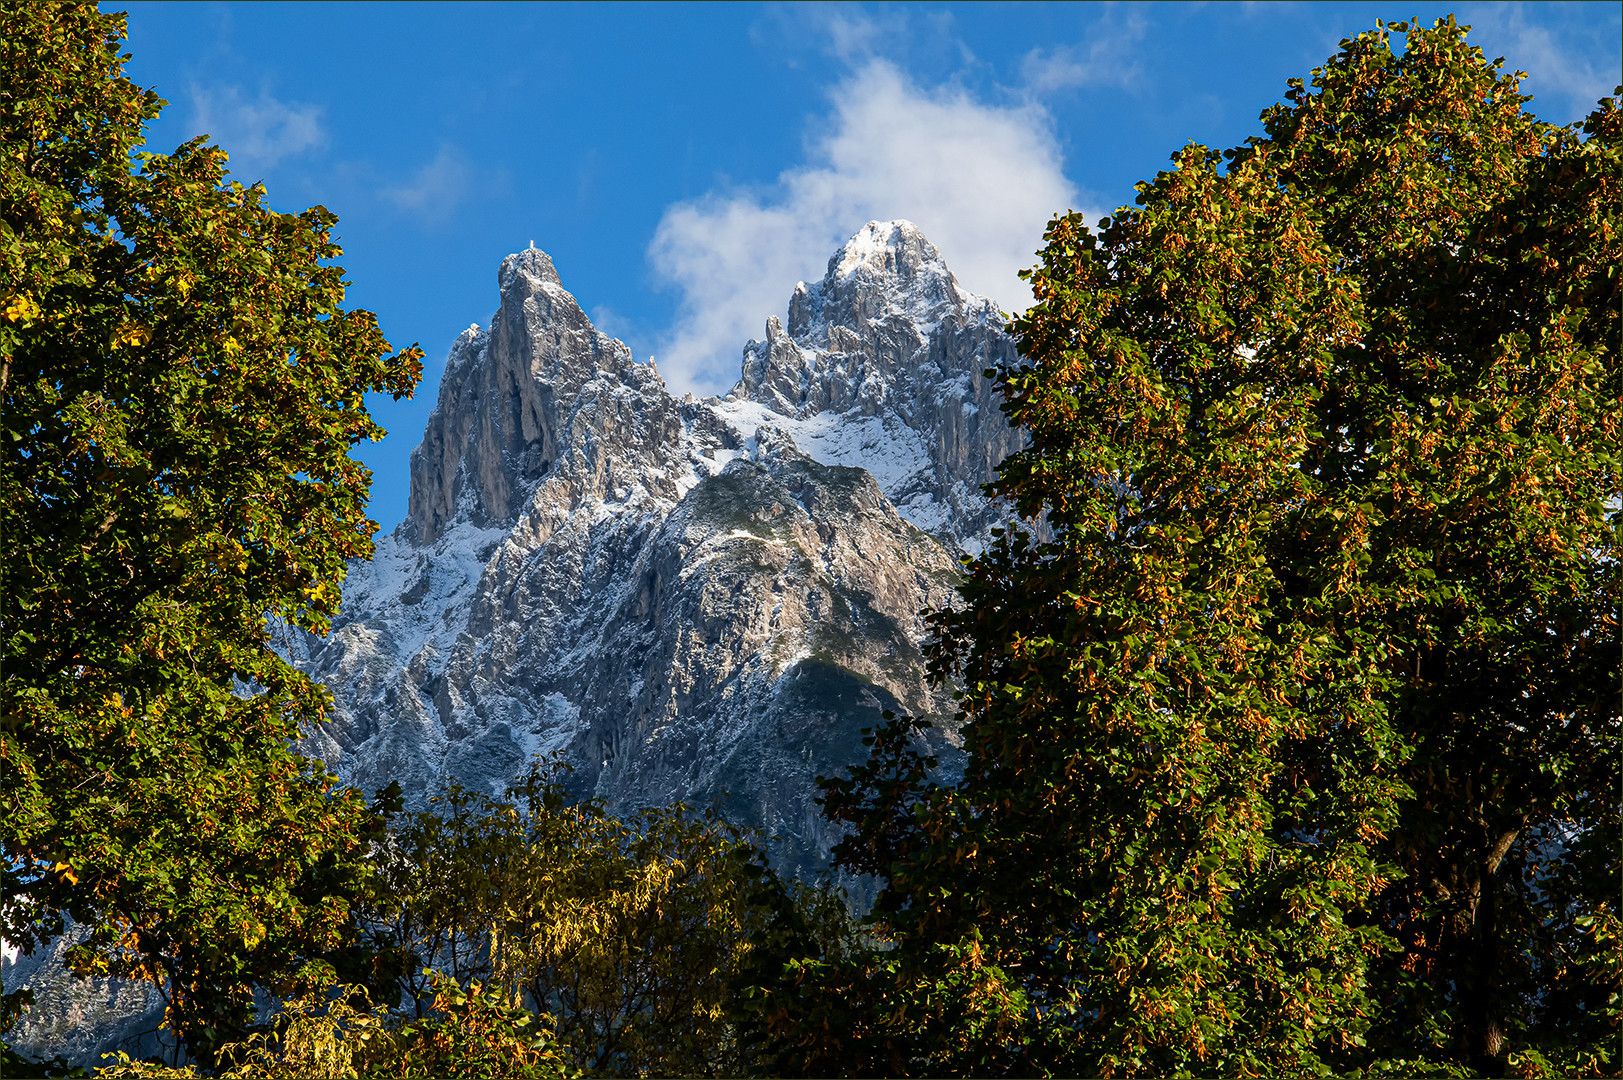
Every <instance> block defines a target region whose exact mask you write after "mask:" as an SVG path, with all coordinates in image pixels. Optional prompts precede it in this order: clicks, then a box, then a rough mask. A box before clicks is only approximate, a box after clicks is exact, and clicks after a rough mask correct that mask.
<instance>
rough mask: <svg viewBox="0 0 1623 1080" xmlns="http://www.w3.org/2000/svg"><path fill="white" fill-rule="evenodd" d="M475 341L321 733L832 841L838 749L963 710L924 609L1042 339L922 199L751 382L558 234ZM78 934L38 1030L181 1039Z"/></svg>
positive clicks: (351, 644)
mask: <svg viewBox="0 0 1623 1080" xmlns="http://www.w3.org/2000/svg"><path fill="white" fill-rule="evenodd" d="M498 283H499V286H500V289H501V306H500V308H499V309H498V311H497V312H496V314H495V316H494V317H493V318H492V320H491V322H490V325H489V326H488V327H485V328H480V327H477V326H475V327H472V328H470V329H469V330H468V331H467V332H466V333H464V334H463V335H462V336H461V337H460V338H459V339H458V340H457V342H456V343H455V345H454V346H453V347H452V350H451V353H450V357H449V360H448V362H447V365H446V371H445V374H444V377H443V379H442V381H441V383H440V391H439V401H438V404H437V405H436V407H435V409H434V412H433V415H432V416H431V417H430V419H429V422H428V427H427V430H426V431H425V432H424V434H423V442H422V445H420V446H419V447H418V448H417V449H416V450H415V451H413V453H412V457H411V474H412V489H411V504H410V513H409V516H408V517H407V518H406V520H405V521H404V522H403V523H402V524H401V525H400V527H399V528H398V529H396V530H395V532H394V534H393V535H391V536H388V537H385V538H383V539H382V540H380V541H379V543H378V549H377V557H376V558H375V559H374V560H373V561H372V562H371V563H367V564H360V565H357V566H355V567H354V568H353V569H352V572H351V575H350V578H349V581H348V582H347V583H346V585H345V601H344V609H343V613H342V616H341V617H340V618H339V619H338V620H337V621H336V623H335V625H334V630H333V633H332V634H331V636H330V637H328V638H327V639H325V640H317V639H312V638H305V639H302V640H299V641H295V642H293V643H292V651H293V658H294V659H295V661H296V662H298V663H300V664H301V665H302V666H303V667H304V668H305V669H306V670H307V671H309V672H311V673H312V674H313V675H315V676H317V677H318V678H320V679H321V680H322V681H324V682H325V683H326V684H327V685H328V686H329V687H330V688H331V689H332V691H333V695H334V698H335V700H336V703H337V709H336V711H335V714H334V717H333V720H332V722H331V723H330V724H328V725H327V726H326V727H325V729H324V730H322V731H319V732H315V733H312V735H311V737H310V739H309V740H308V741H307V743H306V745H305V747H304V749H305V750H306V751H307V752H311V753H315V754H317V755H319V756H321V757H322V758H324V759H325V760H326V761H327V763H328V765H329V766H330V767H332V768H334V769H335V770H336V771H337V772H339V773H340V774H341V775H342V776H343V777H344V778H346V779H347V780H349V781H350V782H352V783H354V784H357V785H358V786H360V787H361V788H362V789H363V790H365V791H367V792H369V793H370V792H371V791H373V790H375V789H376V788H379V787H382V786H384V785H386V784H388V783H389V782H390V781H399V782H400V784H401V787H402V788H403V789H404V790H405V792H406V793H407V796H408V799H409V800H410V801H411V802H412V803H413V804H414V805H415V806H418V807H420V806H422V805H423V803H424V801H425V800H426V799H427V798H428V797H429V796H430V795H432V794H433V793H434V791H435V790H437V789H438V787H439V786H440V784H441V783H443V782H444V781H445V780H447V779H456V780H458V781H460V782H461V783H462V784H463V785H465V786H467V787H469V788H476V789H482V790H486V791H490V792H492V793H499V792H500V791H501V790H502V789H503V788H504V787H505V786H506V784H507V783H508V782H509V781H510V780H512V779H513V778H514V777H515V776H516V775H518V774H519V773H520V772H521V771H522V770H523V769H524V768H525V767H526V765H527V763H528V761H529V760H530V758H531V756H532V755H534V754H557V755H559V756H561V757H562V758H563V759H564V760H566V761H568V762H569V763H570V764H571V765H572V766H573V768H574V772H573V774H572V782H573V783H574V784H575V785H576V786H577V787H578V789H579V793H580V794H582V795H590V794H596V795H598V796H601V797H603V798H604V799H605V800H606V801H607V802H608V803H609V805H610V806H611V807H612V808H615V809H617V810H620V811H622V812H623V811H629V810H633V809H635V808H637V807H640V806H645V805H651V804H663V803H669V802H672V801H677V800H685V801H687V802H688V803H689V804H690V805H704V804H707V803H709V802H710V801H711V800H714V799H721V800H723V802H724V805H725V808H726V811H727V813H728V815H729V817H731V818H732V819H733V820H734V821H736V822H737V823H739V824H743V825H753V826H757V827H759V828H761V829H762V830H763V831H764V832H765V833H766V834H767V835H768V836H769V837H773V838H774V839H773V840H772V851H773V853H774V857H775V859H776V861H777V863H778V865H779V866H780V867H782V868H784V869H786V870H789V871H791V872H800V873H806V872H810V871H814V870H816V869H819V868H821V867H822V866H824V865H826V861H827V856H828V850H829V847H830V845H831V844H832V843H833V842H834V841H835V840H836V839H837V837H835V836H834V835H833V834H832V833H831V831H830V830H829V828H828V826H827V824H826V823H825V822H824V821H823V820H822V818H821V816H820V815H819V813H818V810H817V807H816V805H815V804H814V802H813V799H814V798H815V796H816V794H817V789H816V785H815V782H814V781H815V778H816V777H817V776H818V775H819V774H823V775H836V774H838V773H839V772H840V771H841V769H842V768H843V767H845V766H846V765H849V764H851V763H854V762H857V761H861V760H862V759H863V758H864V757H865V751H864V748H863V747H862V745H861V736H860V730H861V729H862V728H863V727H871V726H874V725H876V724H877V723H878V722H879V718H880V712H881V711H882V710H884V709H887V708H888V709H894V710H896V711H898V712H911V713H913V714H916V715H926V716H931V717H933V718H935V719H936V720H937V721H939V722H941V723H942V725H943V726H942V728H941V729H940V731H939V732H938V733H936V734H937V739H936V745H935V747H934V749H936V750H937V751H938V752H940V753H941V755H942V756H943V758H944V760H945V768H947V769H949V770H950V769H952V768H953V767H954V762H953V758H954V756H955V751H954V749H953V744H954V743H955V742H956V732H955V729H954V727H953V724H952V714H953V705H952V701H951V698H950V695H948V694H944V693H942V692H940V691H937V690H933V689H932V688H931V687H930V686H929V685H928V683H927V681H926V678H925V671H924V662H923V656H922V653H921V651H920V646H921V644H922V643H923V641H924V638H925V636H926V630H927V627H926V624H925V621H924V619H923V618H922V617H921V611H922V610H924V609H926V608H942V607H945V606H946V605H948V604H950V603H952V601H953V597H954V591H953V587H954V585H955V583H956V581H957V574H958V564H957V557H958V555H959V553H960V552H962V551H974V550H976V549H977V548H978V545H979V543H980V541H981V538H982V537H983V536H984V534H985V530H986V529H987V528H988V527H989V526H990V525H991V524H994V523H995V522H997V521H998V520H1000V518H1001V514H1000V509H999V507H997V506H995V505H993V504H991V503H989V502H988V501H987V500H986V499H985V498H984V497H983V496H982V495H981V494H980V485H981V484H982V483H984V482H985V481H987V480H990V479H991V478H992V476H993V474H994V472H995V468H996V466H997V464H998V463H999V462H1000V461H1001V460H1002V459H1003V457H1004V456H1005V455H1006V454H1007V453H1008V452H1010V451H1011V450H1013V449H1015V447H1016V438H1017V436H1016V435H1015V434H1014V433H1013V432H1011V431H1010V429H1009V428H1008V427H1007V425H1006V424H1005V423H1004V420H1003V416H1002V413H1001V412H1000V411H999V410H998V408H997V401H996V399H995V397H994V394H993V390H992V387H991V385H990V384H989V383H988V382H987V380H986V379H984V378H983V377H982V374H981V372H982V370H983V369H984V368H987V367H990V366H992V365H993V364H994V363H997V362H1000V361H1009V360H1011V359H1012V358H1013V355H1014V346H1013V342H1012V341H1011V340H1010V339H1009V338H1008V337H1007V336H1006V335H1005V334H1004V333H1003V332H1002V318H1001V315H1000V314H999V312H998V311H997V309H996V307H995V306H994V305H993V304H992V303H991V302H990V301H987V300H984V299H980V298H978V297H975V296H972V295H969V294H967V293H965V292H963V291H962V290H961V289H960V288H959V287H958V284H957V282H956V281H955V280H954V279H953V277H952V274H951V273H950V272H949V271H948V270H947V268H946V266H945V265H944V264H943V263H942V261H941V258H940V256H939V254H938V253H937V252H936V250H935V249H934V248H933V247H932V246H931V245H930V244H929V242H928V241H927V240H925V239H924V237H923V236H922V235H921V234H920V233H919V232H918V230H917V229H916V228H914V227H913V226H912V225H910V224H908V223H906V222H891V223H873V224H870V225H868V226H867V227H865V228H864V229H863V230H861V231H860V232H859V233H857V235H856V236H854V237H853V238H852V239H851V240H850V241H849V242H848V243H847V244H846V245H845V246H844V247H842V248H841V249H840V250H839V251H838V252H836V253H835V254H834V257H833V258H832V259H830V260H829V264H828V273H827V274H826V275H825V276H824V278H823V280H822V281H820V282H817V283H814V284H812V285H809V286H808V285H805V284H802V285H800V286H797V287H796V289H795V291H794V295H793V297H792V299H791V301H790V305H789V325H788V328H787V329H785V328H784V327H783V326H782V325H781V324H780V322H779V320H777V319H775V318H773V319H768V320H767V323H766V336H765V339H764V340H762V341H751V342H749V343H748V344H747V345H746V346H745V347H744V351H743V362H742V374H741V377H740V379H739V382H738V384H737V385H736V386H735V387H734V388H733V390H732V392H731V393H730V394H728V395H727V396H726V397H725V398H722V399H715V398H711V399H707V400H703V401H698V400H694V399H693V398H691V397H688V398H684V399H682V400H680V401H678V400H676V399H674V398H673V397H672V396H671V395H670V393H669V392H667V390H666V387H665V383H664V381H663V380H662V379H661V378H660V375H659V372H658V371H657V370H656V369H655V368H654V366H653V364H652V363H647V364H643V363H637V362H636V361H634V360H633V358H632V356H631V353H630V351H629V350H628V349H627V348H626V347H625V346H624V345H623V344H621V343H620V342H618V341H614V340H612V339H610V338H608V337H606V336H605V335H603V334H601V333H599V332H598V331H597V330H596V329H595V328H594V327H593V326H592V324H591V321H590V320H589V319H588V318H587V317H586V314H585V313H584V312H583V311H582V310H581V308H580V305H579V304H577V303H576V302H575V299H574V297H572V296H571V295H570V294H569V293H568V292H566V291H565V290H564V288H563V284H562V282H561V281H560V280H559V277H558V273H557V271H556V270H555V269H554V267H553V265H552V260H551V259H549V258H548V257H547V256H546V255H545V254H543V253H541V252H539V251H536V250H534V249H531V250H529V251H524V252H520V253H518V254H516V255H512V256H509V257H508V258H507V259H506V260H504V261H503V263H502V266H501V271H500V275H499V278H498ZM73 940H74V938H73V937H72V935H71V934H70V935H68V936H66V937H64V938H62V939H59V940H58V941H56V942H54V943H53V944H52V946H51V947H50V948H48V949H44V950H41V951H39V952H37V953H36V954H35V955H34V956H32V957H22V958H17V959H15V960H13V959H11V958H8V959H7V960H6V962H5V963H4V972H3V974H4V982H5V984H6V988H7V989H8V990H10V989H13V988H15V987H18V986H31V987H33V988H34V990H35V992H36V1005H35V1006H34V1008H33V1009H32V1010H31V1011H30V1013H29V1015H28V1016H27V1018H26V1019H25V1020H24V1022H23V1023H22V1024H20V1025H19V1026H18V1027H16V1028H14V1029H13V1030H12V1032H11V1033H10V1036H9V1037H10V1038H11V1039H12V1041H13V1043H14V1045H17V1046H18V1047H19V1048H20V1049H22V1050H24V1051H25V1052H27V1053H29V1054H32V1055H35V1056H50V1055H54V1054H61V1055H63V1056H65V1057H67V1058H68V1059H69V1060H71V1061H74V1062H76V1063H80V1064H86V1065H97V1064H100V1063H101V1062H100V1061H99V1055H100V1054H101V1053H102V1052H104V1051H106V1050H109V1049H114V1048H119V1049H125V1050H128V1051H130V1052H132V1053H133V1054H134V1055H135V1056H142V1055H145V1054H149V1053H155V1052H159V1051H163V1052H168V1051H167V1049H166V1048H165V1047H164V1046H163V1044H162V1041H161V1037H160V1033H159V1032H158V1030H157V1028H158V1023H159V1021H160V1020H161V1017H162V1010H163V1003H162V1000H161V998H159V997H158V995H157V994H156V993H155V992H152V991H151V990H150V988H147V987H143V986H138V985H132V984H128V983H119V982H117V981H114V980H89V981H80V980H76V979H73V978H71V977H70V976H69V975H68V974H67V973H66V971H64V970H63V968H62V954H63V952H64V950H65V949H66V948H67V947H68V946H69V945H70V944H71V943H72V941H73Z"/></svg>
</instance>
